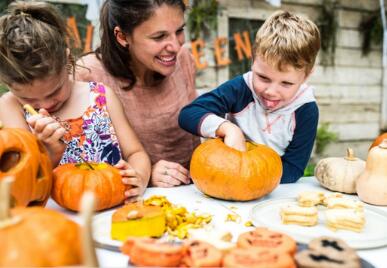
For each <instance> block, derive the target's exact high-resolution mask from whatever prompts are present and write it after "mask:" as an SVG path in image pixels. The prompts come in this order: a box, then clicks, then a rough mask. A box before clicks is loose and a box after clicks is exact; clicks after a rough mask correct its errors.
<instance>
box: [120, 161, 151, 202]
mask: <svg viewBox="0 0 387 268" xmlns="http://www.w3.org/2000/svg"><path fill="white" fill-rule="evenodd" d="M114 167H116V168H118V169H120V174H121V177H122V183H123V184H125V185H128V186H131V188H130V189H128V190H126V191H125V196H126V198H127V199H126V202H136V201H138V200H139V199H141V197H142V195H143V194H144V192H145V189H146V183H144V180H143V178H141V176H140V174H139V173H138V172H136V170H135V169H134V168H132V166H131V165H130V164H129V163H128V162H126V161H125V160H122V159H121V160H120V161H119V162H118V163H117V164H116V165H115V166H114ZM128 188H129V187H128Z"/></svg>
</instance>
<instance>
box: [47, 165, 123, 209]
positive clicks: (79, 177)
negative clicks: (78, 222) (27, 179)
mask: <svg viewBox="0 0 387 268" xmlns="http://www.w3.org/2000/svg"><path fill="white" fill-rule="evenodd" d="M90 166H91V167H92V168H93V169H91V168H90ZM126 189H127V186H125V185H124V184H123V183H122V181H121V175H120V172H119V170H118V169H116V168H115V167H113V166H111V165H109V164H106V163H99V164H97V163H79V164H64V165H61V166H58V167H57V168H55V169H54V182H53V187H52V193H51V194H52V198H53V199H54V200H55V201H56V202H57V203H58V204H59V205H60V206H62V207H64V208H67V209H70V210H74V211H79V204H80V203H79V202H80V200H81V197H82V194H83V192H85V191H86V190H89V191H92V192H94V194H95V197H96V206H95V210H97V211H99V210H103V209H108V208H111V207H114V206H117V205H119V204H121V203H123V202H124V200H125V190H126Z"/></svg>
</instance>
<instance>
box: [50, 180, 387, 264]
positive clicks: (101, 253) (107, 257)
mask: <svg viewBox="0 0 387 268" xmlns="http://www.w3.org/2000/svg"><path fill="white" fill-rule="evenodd" d="M305 190H322V188H321V186H320V185H319V183H318V182H317V181H316V179H315V178H313V177H306V178H301V179H300V180H299V181H298V182H297V183H295V184H284V185H279V186H278V187H277V188H276V189H275V190H274V191H273V192H272V193H271V194H270V195H268V196H266V197H264V198H262V199H260V200H255V201H250V202H227V201H222V200H217V199H213V198H209V197H206V196H205V195H203V194H202V193H201V192H200V191H199V190H198V189H197V188H196V187H195V186H194V185H188V186H180V187H175V188H148V189H147V191H146V192H145V198H148V197H150V196H152V195H165V196H167V198H168V200H169V201H171V202H172V203H174V204H181V205H183V206H185V207H186V208H187V209H188V210H190V211H192V210H198V211H199V212H207V213H211V214H212V215H213V220H212V223H211V224H213V225H214V226H215V227H216V228H218V229H222V230H227V231H230V232H231V233H232V234H233V237H234V238H236V237H238V235H239V234H240V233H242V232H245V231H248V230H251V229H252V227H245V226H244V223H245V222H246V221H247V220H249V213H250V210H251V208H252V207H254V206H255V205H256V204H258V203H259V202H261V201H263V200H267V199H274V198H284V197H295V196H297V194H298V193H299V192H301V191H305ZM47 207H49V208H53V209H55V210H59V211H61V212H63V213H65V214H66V215H68V216H69V217H71V218H73V219H74V220H75V221H79V219H78V216H77V214H75V213H72V212H69V211H67V210H64V209H63V208H60V207H59V206H58V205H57V204H55V202H54V201H52V200H51V199H50V200H49V202H48V204H47ZM227 207H228V208H230V207H235V208H236V210H235V212H237V213H238V214H239V215H240V216H241V217H242V222H241V223H235V222H225V217H226V215H227V214H229V213H230V211H229V210H228V209H227ZM377 208H378V209H381V210H384V211H386V212H387V207H377ZM385 226H386V228H387V222H386V225H385ZM358 254H359V255H360V256H361V257H362V258H363V259H364V260H366V261H368V262H369V263H371V264H373V265H374V266H375V267H387V247H382V248H375V249H367V250H358ZM97 256H98V260H99V263H100V265H101V267H125V266H127V264H128V258H127V257H126V256H124V255H123V254H120V253H118V252H113V251H109V250H105V249H97Z"/></svg>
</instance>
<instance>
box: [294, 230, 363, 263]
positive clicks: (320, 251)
mask: <svg viewBox="0 0 387 268" xmlns="http://www.w3.org/2000/svg"><path fill="white" fill-rule="evenodd" d="M308 247H309V249H307V250H304V251H301V252H299V253H297V254H296V256H295V260H296V263H297V265H298V267H309V268H313V267H316V268H324V267H326V268H360V260H359V257H358V255H357V254H356V251H355V250H353V249H352V248H350V247H349V246H348V245H347V244H346V243H345V242H344V241H343V240H341V239H337V238H332V237H326V236H323V237H319V238H315V239H313V240H312V241H311V242H310V243H309V245H308Z"/></svg>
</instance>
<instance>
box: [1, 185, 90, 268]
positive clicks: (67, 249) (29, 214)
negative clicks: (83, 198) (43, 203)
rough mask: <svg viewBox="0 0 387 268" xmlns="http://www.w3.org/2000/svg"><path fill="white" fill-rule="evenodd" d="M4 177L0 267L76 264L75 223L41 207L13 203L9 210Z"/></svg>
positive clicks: (77, 241) (77, 231)
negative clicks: (19, 205)
mask: <svg viewBox="0 0 387 268" xmlns="http://www.w3.org/2000/svg"><path fill="white" fill-rule="evenodd" d="M6 178H9V177H6ZM6 180H7V179H4V180H2V181H1V185H0V189H1V192H2V193H1V198H0V199H1V200H0V237H1V243H0V267H10V266H22V267H31V266H33V267H46V266H73V265H77V264H80V263H81V262H82V256H81V250H80V246H81V244H80V228H79V227H78V225H77V224H76V223H75V222H73V221H71V220H70V219H68V218H67V217H66V216H65V215H63V214H61V213H59V212H56V211H53V210H49V209H44V208H42V207H27V208H23V207H17V208H14V209H12V210H11V211H9V189H8V188H10V185H8V186H7V189H5V188H6V187H5V186H4V185H5V183H8V184H9V182H7V181H6ZM4 192H6V194H4ZM5 196H6V197H5ZM6 199H8V202H5V200H6ZM7 203H8V204H7Z"/></svg>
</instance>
